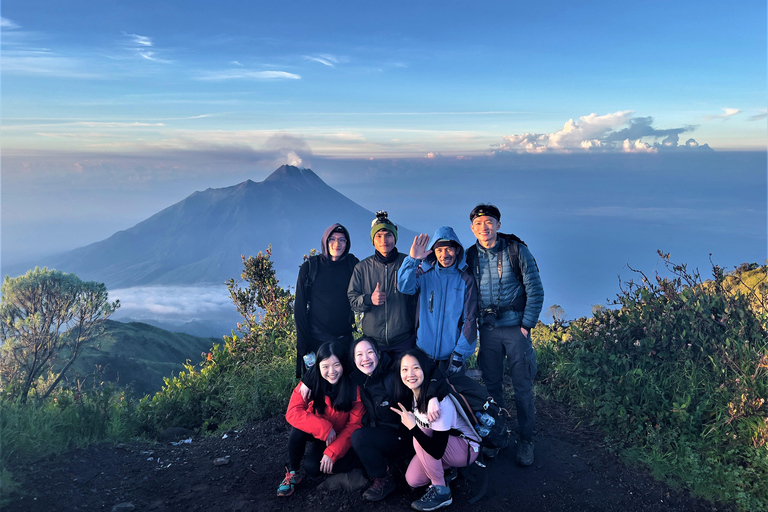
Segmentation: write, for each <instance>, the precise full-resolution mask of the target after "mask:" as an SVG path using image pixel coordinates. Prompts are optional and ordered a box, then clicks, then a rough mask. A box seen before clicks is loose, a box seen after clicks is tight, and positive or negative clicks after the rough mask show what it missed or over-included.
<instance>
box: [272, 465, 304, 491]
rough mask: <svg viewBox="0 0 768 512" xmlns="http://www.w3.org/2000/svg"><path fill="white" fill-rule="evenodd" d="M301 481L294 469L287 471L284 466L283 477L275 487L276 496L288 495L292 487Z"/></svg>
mask: <svg viewBox="0 0 768 512" xmlns="http://www.w3.org/2000/svg"><path fill="white" fill-rule="evenodd" d="M299 482H301V475H300V474H299V473H297V472H296V471H288V468H285V478H283V481H282V482H281V483H280V487H278V488H277V495H278V496H290V495H291V494H293V488H294V487H295V486H296V485H297V484H298V483H299Z"/></svg>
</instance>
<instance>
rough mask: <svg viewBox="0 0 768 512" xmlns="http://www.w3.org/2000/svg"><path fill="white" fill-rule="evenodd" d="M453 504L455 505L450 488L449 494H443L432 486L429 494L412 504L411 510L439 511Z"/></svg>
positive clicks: (428, 491) (428, 490)
mask: <svg viewBox="0 0 768 512" xmlns="http://www.w3.org/2000/svg"><path fill="white" fill-rule="evenodd" d="M451 503H453V498H452V497H451V489H450V488H449V489H448V492H446V493H445V494H442V493H440V492H438V490H437V487H435V486H434V485H430V486H429V488H428V489H427V493H426V494H425V495H424V496H422V497H421V499H419V500H416V501H414V502H413V503H411V508H412V509H414V510H421V511H424V512H429V511H430V510H437V509H439V508H443V507H447V506H448V505H450V504H451Z"/></svg>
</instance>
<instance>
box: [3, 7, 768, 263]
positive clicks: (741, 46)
mask: <svg viewBox="0 0 768 512" xmlns="http://www.w3.org/2000/svg"><path fill="white" fill-rule="evenodd" d="M0 51H1V52H2V59H1V60H0V73H1V77H0V78H1V79H2V91H1V96H0V108H1V111H0V116H1V117H2V126H1V128H0V129H1V134H2V139H1V140H0V145H1V146H2V148H1V149H2V162H1V163H2V181H1V187H2V188H1V193H2V212H1V213H2V258H3V261H6V262H7V261H16V260H23V259H24V258H29V257H31V256H35V255H42V254H48V253H51V252H54V251H60V250H66V249H72V248H75V247H79V246H81V245H85V244H87V243H91V242H94V241H97V240H101V239H103V238H106V237H107V236H109V235H111V234H112V233H114V232H115V231H117V230H120V229H125V228H128V227H130V226H132V225H134V224H136V223H137V222H139V221H141V220H143V219H145V218H147V217H149V216H150V215H152V214H154V213H156V212H157V211H159V210H161V209H162V208H165V207H167V206H169V205H170V204H173V203H175V202H177V201H179V200H181V199H183V198H184V197H186V196H188V195H189V194H191V193H193V192H194V191H196V190H204V189H206V188H209V187H224V186H229V185H233V184H236V183H238V182H240V181H243V180H245V179H253V180H255V181H259V180H261V179H263V178H264V177H266V176H267V175H268V174H269V173H270V172H271V171H272V170H274V169H275V168H276V167H278V166H279V165H281V164H283V163H292V164H297V165H300V166H305V167H312V168H313V169H314V170H315V171H316V172H317V173H318V174H319V175H320V176H321V177H322V178H323V179H324V180H325V181H326V182H327V183H328V184H329V185H331V186H334V187H337V188H339V189H340V190H341V191H342V192H344V193H348V194H351V197H352V199H353V200H356V201H358V202H360V203H361V204H363V205H364V206H366V207H368V208H369V209H372V210H375V209H378V207H377V206H373V205H368V204H364V203H365V202H366V201H368V200H369V198H372V197H376V196H375V193H372V192H371V188H374V189H375V187H377V186H379V183H380V181H377V180H380V178H381V176H380V174H378V173H377V172H374V171H371V170H370V169H369V170H368V171H365V172H364V171H362V170H360V171H359V172H357V173H350V172H344V173H342V172H337V170H338V169H348V168H349V166H348V165H347V164H348V163H350V162H351V163H355V162H366V161H368V162H376V163H377V165H378V164H381V166H379V167H376V168H377V169H385V168H386V167H387V163H388V162H389V163H392V162H400V163H403V162H418V163H419V164H418V165H414V166H413V169H421V168H422V164H424V162H427V161H434V162H449V161H450V162H460V161H464V160H466V159H474V162H476V163H477V168H478V169H484V168H485V167H486V164H488V162H490V160H491V159H493V158H495V157H498V156H499V155H507V154H518V155H525V154H552V153H554V154H563V155H579V154H602V153H650V154H652V153H669V152H680V153H681V154H685V153H686V152H689V153H691V154H692V153H695V152H699V151H707V150H708V149H711V150H713V151H715V152H728V151H736V152H746V151H763V152H764V151H765V150H766V147H767V140H768V129H767V123H768V110H767V109H766V106H767V105H768V99H767V94H766V4H765V2H764V1H755V0H747V1H745V2H741V3H739V7H738V8H733V7H732V6H730V5H727V4H724V3H723V2H719V1H710V0H704V1H695V2H694V1H691V0H683V1H678V2H660V1H649V2H642V3H637V2H621V1H620V2H616V1H611V2H608V1H587V2H578V3H574V2H567V1H548V0H543V1H540V2H510V1H486V2H475V3H469V2H464V1H462V2H455V1H440V2H436V1H419V2H413V1H408V2H400V1H391V2H386V3H373V2H347V1H337V2H332V3H323V2H242V1H231V0H223V1H218V2H202V1H198V0H185V1H180V0H179V1H165V2H157V1H143V0H136V1H132V2H126V1H110V2H105V1H103V0H75V1H71V0H70V1H64V0H47V1H37V0H5V1H4V2H3V3H2V10H1V11H0ZM530 165H533V166H534V167H535V166H536V165H538V164H536V163H534V164H530ZM445 167H446V169H449V168H451V166H450V165H446V166H445ZM414 172H416V171H414ZM724 172H725V171H724ZM405 175H406V176H407V173H405ZM442 178H443V179H445V180H446V182H447V183H448V184H453V185H454V186H455V187H456V190H460V189H461V187H462V181H466V180H467V179H472V177H471V176H470V178H467V176H466V174H465V173H461V174H451V173H450V172H446V173H445V175H444V176H443V177H442ZM366 179H367V180H368V181H366ZM357 184H359V186H357ZM542 185H543V183H542ZM356 186H357V188H355V187H356ZM531 186H533V187H536V186H537V183H536V182H534V183H532V184H531ZM355 191H357V192H358V195H357V196H355V195H354V193H355ZM628 192H629V193H631V191H628ZM763 192H765V189H764V187H763ZM763 195H764V194H763ZM596 207H603V206H600V205H597V206H596ZM758 210H759V211H762V210H760V209H759V208H758ZM414 227H416V226H414ZM763 235H764V233H763Z"/></svg>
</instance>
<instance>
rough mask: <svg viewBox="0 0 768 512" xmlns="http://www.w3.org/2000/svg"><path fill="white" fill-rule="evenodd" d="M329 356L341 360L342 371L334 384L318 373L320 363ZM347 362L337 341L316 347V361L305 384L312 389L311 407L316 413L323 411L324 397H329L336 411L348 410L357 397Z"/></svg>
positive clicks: (322, 412)
mask: <svg viewBox="0 0 768 512" xmlns="http://www.w3.org/2000/svg"><path fill="white" fill-rule="evenodd" d="M331 356H336V357H337V358H338V359H339V361H340V362H341V366H342V368H343V373H342V374H341V378H340V379H339V380H338V381H337V382H336V384H331V383H330V382H328V381H327V380H325V379H324V378H323V377H322V376H321V375H320V363H321V362H322V361H324V360H325V359H328V358H329V357H331ZM348 366H349V365H348V364H347V361H346V358H345V357H344V350H343V348H342V346H341V345H340V344H339V343H337V342H326V343H323V344H322V345H320V348H318V349H317V362H316V363H315V366H314V368H313V370H314V371H311V372H309V373H308V374H307V378H308V379H307V380H309V382H307V386H308V387H309V388H310V389H311V390H312V400H313V401H314V403H313V406H312V409H313V411H314V412H315V413H316V414H324V413H325V397H326V396H328V397H330V398H331V404H333V408H334V409H335V410H337V411H342V412H348V411H351V410H352V405H353V403H354V401H355V398H357V396H356V395H357V394H356V392H355V390H356V387H357V386H355V384H354V383H353V382H352V381H351V380H350V378H349V372H348V370H347V368H348Z"/></svg>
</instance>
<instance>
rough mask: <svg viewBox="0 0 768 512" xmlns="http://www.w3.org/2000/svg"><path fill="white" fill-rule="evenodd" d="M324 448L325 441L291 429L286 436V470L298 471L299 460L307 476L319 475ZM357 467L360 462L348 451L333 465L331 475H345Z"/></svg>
mask: <svg viewBox="0 0 768 512" xmlns="http://www.w3.org/2000/svg"><path fill="white" fill-rule="evenodd" d="M307 443H309V448H307ZM325 448H326V446H325V441H320V440H319V439H316V438H315V437H314V436H313V435H312V434H307V433H306V432H304V431H303V430H299V429H298V428H296V427H291V433H290V435H289V436H288V469H289V470H290V471H298V470H299V466H300V465H301V459H304V471H306V472H307V475H309V476H318V475H320V461H321V460H322V458H323V452H324V451H325ZM305 452H306V456H305ZM359 465H360V461H359V459H358V458H357V455H355V452H354V450H349V451H348V452H347V454H346V455H344V456H343V457H342V458H340V459H339V460H337V461H336V462H334V463H333V473H334V474H337V473H346V472H347V471H349V470H350V469H352V468H354V467H356V466H359Z"/></svg>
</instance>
